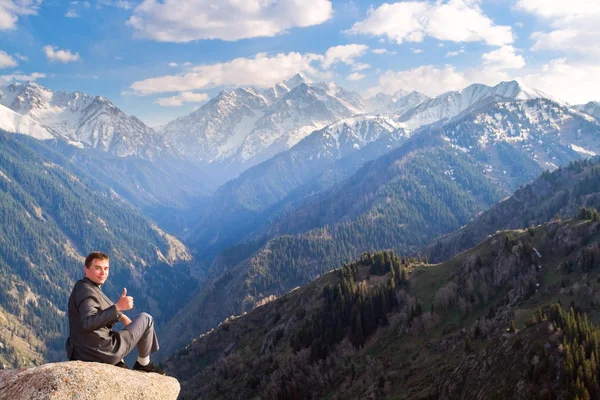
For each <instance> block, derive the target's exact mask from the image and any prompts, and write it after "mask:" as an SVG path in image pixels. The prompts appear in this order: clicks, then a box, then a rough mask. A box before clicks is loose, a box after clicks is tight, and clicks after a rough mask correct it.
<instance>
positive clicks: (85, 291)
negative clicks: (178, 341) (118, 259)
mask: <svg viewBox="0 0 600 400" xmlns="http://www.w3.org/2000/svg"><path fill="white" fill-rule="evenodd" d="M83 272H84V273H85V277H84V278H83V279H81V280H79V281H77V282H76V283H75V287H74V288H73V291H72V292H71V296H70V297H69V304H68V312H69V330H70V336H69V338H67V343H66V346H67V356H68V358H69V360H79V361H95V362H101V363H107V364H112V365H116V366H119V367H124V368H127V365H126V364H125V362H124V361H123V358H124V357H125V355H127V354H128V353H129V352H130V351H131V350H132V349H133V347H134V346H136V345H137V350H138V359H137V361H136V363H135V365H134V366H133V369H134V370H137V371H144V372H156V373H159V374H163V375H164V372H163V371H162V370H161V369H159V368H158V367H157V366H155V365H154V364H153V363H152V362H151V361H150V353H154V352H156V351H157V350H158V339H157V338H156V333H155V332H154V322H153V320H152V317H151V316H150V315H149V314H146V313H141V314H140V315H138V316H137V317H136V318H134V320H133V321H131V320H130V319H129V318H128V317H127V316H126V315H125V314H123V311H128V310H131V309H132V308H133V297H131V296H127V289H126V288H123V294H121V297H120V298H119V300H118V301H117V302H116V303H113V302H112V301H111V300H110V299H109V298H108V297H106V295H105V294H104V293H103V292H102V285H103V284H104V282H106V279H107V278H108V273H109V257H108V256H107V255H106V254H104V253H101V252H99V251H96V252H93V253H91V254H90V255H88V256H87V258H86V259H85V265H84V268H83ZM119 321H121V322H123V325H125V327H124V328H123V329H122V330H121V331H113V330H112V328H113V326H114V325H115V324H116V323H117V322H119Z"/></svg>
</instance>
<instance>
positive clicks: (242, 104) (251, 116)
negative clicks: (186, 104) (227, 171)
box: [160, 88, 269, 164]
mask: <svg viewBox="0 0 600 400" xmlns="http://www.w3.org/2000/svg"><path fill="white" fill-rule="evenodd" d="M268 105H269V102H268V100H267V99H266V98H265V97H264V96H263V95H262V94H260V93H259V92H257V91H256V90H254V89H243V88H239V89H236V90H233V91H227V90H223V91H222V92H220V93H219V94H218V95H217V96H216V97H215V98H213V99H211V100H210V101H209V102H208V103H206V104H204V105H203V106H202V107H200V108H199V109H197V110H196V111H194V112H192V113H191V114H189V115H186V116H184V117H180V118H177V119H176V120H174V121H171V122H169V123H168V124H167V125H165V126H164V127H163V129H162V130H161V131H160V132H161V134H163V135H164V136H165V140H166V141H167V142H168V143H169V144H170V146H171V147H172V148H173V149H174V151H175V152H176V153H177V154H179V155H181V156H183V157H184V158H186V159H188V160H190V161H193V162H197V163H202V164H210V163H212V162H214V161H217V160H223V159H226V158H228V157H231V156H232V155H233V154H234V153H235V152H236V151H237V150H238V148H239V146H240V145H241V144H242V143H243V141H244V140H245V139H246V137H247V136H248V134H249V133H250V132H251V131H252V129H253V128H254V125H255V124H256V121H258V120H259V119H260V118H261V117H262V116H263V115H264V113H265V111H266V109H267V107H268Z"/></svg>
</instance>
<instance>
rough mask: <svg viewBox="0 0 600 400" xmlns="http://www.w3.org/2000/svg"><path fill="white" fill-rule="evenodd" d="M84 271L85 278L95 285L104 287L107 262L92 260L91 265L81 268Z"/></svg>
mask: <svg viewBox="0 0 600 400" xmlns="http://www.w3.org/2000/svg"><path fill="white" fill-rule="evenodd" d="M83 270H84V271H85V277H86V278H88V279H89V280H91V281H92V282H94V283H95V284H96V285H104V282H105V281H106V278H108V270H109V266H108V260H99V259H97V258H96V259H94V260H93V261H92V265H90V266H89V268H88V267H85V266H84V267H83Z"/></svg>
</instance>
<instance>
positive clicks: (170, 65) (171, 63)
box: [169, 62, 179, 67]
mask: <svg viewBox="0 0 600 400" xmlns="http://www.w3.org/2000/svg"><path fill="white" fill-rule="evenodd" d="M178 65H179V64H177V63H176V62H170V63H169V67H176V66H178Z"/></svg>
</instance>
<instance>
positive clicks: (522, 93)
mask: <svg viewBox="0 0 600 400" xmlns="http://www.w3.org/2000/svg"><path fill="white" fill-rule="evenodd" d="M537 98H550V99H551V100H554V99H552V98H551V97H550V96H547V95H546V94H544V93H543V92H541V91H539V90H536V89H532V88H529V87H527V86H525V85H524V84H522V83H519V82H517V81H510V82H500V83H499V84H498V85H496V86H494V87H490V86H487V85H483V84H479V83H475V84H472V85H470V86H467V87H466V88H464V89H461V90H457V91H451V92H446V93H443V94H441V95H439V96H437V97H435V98H433V99H429V100H425V101H424V102H423V103H421V104H420V105H419V106H417V107H415V108H414V109H412V110H410V111H408V112H407V113H406V114H404V115H401V116H400V119H399V120H400V121H401V122H405V123H406V125H407V126H408V127H410V128H411V129H416V128H418V127H420V126H423V125H427V124H431V123H435V122H443V121H447V120H449V119H451V118H453V117H456V116H457V115H459V114H461V113H463V112H465V111H466V110H468V109H470V108H472V107H474V106H475V105H477V104H484V103H486V102H493V101H498V100H504V101H506V100H509V101H510V100H513V101H515V100H516V101H519V100H531V99H537ZM554 101H556V100H554Z"/></svg>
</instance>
